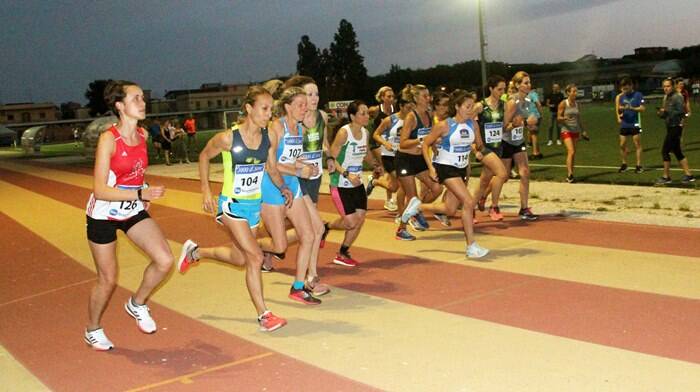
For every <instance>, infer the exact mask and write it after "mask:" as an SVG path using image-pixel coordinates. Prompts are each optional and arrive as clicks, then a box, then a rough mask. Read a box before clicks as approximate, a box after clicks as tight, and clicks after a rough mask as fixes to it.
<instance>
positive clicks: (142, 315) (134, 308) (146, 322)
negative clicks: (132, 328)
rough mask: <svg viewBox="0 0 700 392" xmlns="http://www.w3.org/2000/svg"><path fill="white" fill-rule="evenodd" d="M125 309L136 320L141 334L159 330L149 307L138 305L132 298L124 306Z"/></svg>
mask: <svg viewBox="0 0 700 392" xmlns="http://www.w3.org/2000/svg"><path fill="white" fill-rule="evenodd" d="M124 309H125V310H126V312H127V313H129V316H131V317H133V318H134V319H135V320H136V325H137V326H138V327H139V329H140V330H141V332H143V333H154V332H156V330H157V329H158V328H156V322H155V321H153V318H152V317H151V309H149V308H148V305H146V304H143V305H137V304H135V303H134V298H133V297H130V298H129V299H128V300H127V301H126V303H125V304H124Z"/></svg>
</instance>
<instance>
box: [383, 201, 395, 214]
mask: <svg viewBox="0 0 700 392" xmlns="http://www.w3.org/2000/svg"><path fill="white" fill-rule="evenodd" d="M384 209H385V210H387V211H389V212H396V211H397V210H398V209H399V206H397V205H396V202H395V201H394V199H389V200H387V201H385V202H384Z"/></svg>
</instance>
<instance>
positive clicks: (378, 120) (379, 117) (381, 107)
mask: <svg viewBox="0 0 700 392" xmlns="http://www.w3.org/2000/svg"><path fill="white" fill-rule="evenodd" d="M389 110H391V114H386V113H384V104H383V103H380V104H379V111H378V112H377V117H375V118H374V124H373V125H374V127H373V128H372V129H377V127H378V126H379V124H381V123H382V120H384V118H386V117H389V116H391V115H393V114H394V113H395V112H394V105H391V107H390V108H389Z"/></svg>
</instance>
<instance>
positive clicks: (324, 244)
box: [319, 222, 331, 248]
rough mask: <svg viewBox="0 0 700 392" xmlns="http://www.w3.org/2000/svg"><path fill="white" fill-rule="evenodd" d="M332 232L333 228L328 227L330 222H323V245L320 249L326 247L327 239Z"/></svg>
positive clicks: (321, 244)
mask: <svg viewBox="0 0 700 392" xmlns="http://www.w3.org/2000/svg"><path fill="white" fill-rule="evenodd" d="M330 232H331V228H330V227H329V226H328V222H323V234H321V243H320V245H319V248H323V247H324V246H326V237H328V233H330Z"/></svg>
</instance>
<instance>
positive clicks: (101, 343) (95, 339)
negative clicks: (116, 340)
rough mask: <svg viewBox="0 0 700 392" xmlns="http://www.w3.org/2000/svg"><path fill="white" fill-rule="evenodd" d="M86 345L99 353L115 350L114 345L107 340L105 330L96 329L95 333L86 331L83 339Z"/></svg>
mask: <svg viewBox="0 0 700 392" xmlns="http://www.w3.org/2000/svg"><path fill="white" fill-rule="evenodd" d="M83 339H84V340H85V343H87V344H88V346H90V347H92V348H93V349H95V350H97V351H107V350H111V349H113V348H114V344H112V342H111V341H110V340H109V339H107V335H105V330H104V329H102V328H99V329H96V330H94V331H88V330H87V329H86V330H85V336H84V337H83Z"/></svg>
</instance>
